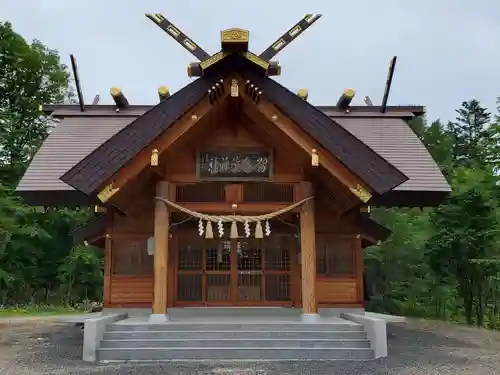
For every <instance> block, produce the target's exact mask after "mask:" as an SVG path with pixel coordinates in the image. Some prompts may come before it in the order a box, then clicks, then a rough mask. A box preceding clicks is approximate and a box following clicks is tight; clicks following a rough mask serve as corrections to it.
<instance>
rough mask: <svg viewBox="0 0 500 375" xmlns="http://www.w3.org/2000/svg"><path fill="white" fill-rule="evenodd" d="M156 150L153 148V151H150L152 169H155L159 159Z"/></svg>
mask: <svg viewBox="0 0 500 375" xmlns="http://www.w3.org/2000/svg"><path fill="white" fill-rule="evenodd" d="M158 153H159V152H158V149H157V148H155V149H153V151H151V166H152V167H157V166H158V163H159V160H158V159H159V157H158Z"/></svg>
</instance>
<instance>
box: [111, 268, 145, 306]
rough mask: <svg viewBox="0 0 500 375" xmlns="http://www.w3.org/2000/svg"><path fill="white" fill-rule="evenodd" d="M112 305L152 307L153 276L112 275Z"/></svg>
mask: <svg viewBox="0 0 500 375" xmlns="http://www.w3.org/2000/svg"><path fill="white" fill-rule="evenodd" d="M110 284H111V292H110V305H113V306H117V305H121V306H133V305H143V306H146V307H151V305H152V303H153V275H152V274H151V275H133V276H129V275H111V280H110Z"/></svg>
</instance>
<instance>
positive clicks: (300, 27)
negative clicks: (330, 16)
mask: <svg viewBox="0 0 500 375" xmlns="http://www.w3.org/2000/svg"><path fill="white" fill-rule="evenodd" d="M320 17H321V14H306V15H305V16H304V18H302V19H301V20H300V21H299V22H297V23H296V24H295V25H294V26H293V27H292V28H291V29H289V30H288V31H287V32H286V33H284V34H283V35H282V36H280V37H279V38H278V39H277V40H276V41H275V42H274V43H273V44H271V45H270V46H269V47H268V48H267V49H266V50H265V51H264V52H262V53H261V54H260V55H259V57H260V58H261V59H263V60H265V61H269V60H271V59H272V58H273V57H274V56H276V55H277V54H278V52H281V51H282V50H283V48H285V47H286V46H287V45H289V44H290V43H291V42H293V41H294V40H295V39H296V38H297V37H298V36H299V35H300V34H302V33H303V32H304V31H306V30H307V29H308V28H309V26H311V25H312V24H313V23H314V22H316V21H317V20H318V19H319V18H320Z"/></svg>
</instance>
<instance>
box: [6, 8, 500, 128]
mask: <svg viewBox="0 0 500 375" xmlns="http://www.w3.org/2000/svg"><path fill="white" fill-rule="evenodd" d="M147 12H150V13H156V12H160V13H163V14H164V16H165V17H166V18H168V19H169V20H170V21H172V22H173V23H174V24H175V25H176V26H178V27H179V28H180V29H182V30H183V31H184V32H185V33H186V34H187V35H189V36H190V37H191V38H192V39H193V40H194V41H195V42H197V43H198V44H199V45H200V46H201V47H202V48H204V49H205V50H206V51H207V52H209V53H215V52H216V51H218V50H219V49H220V31H221V30H222V29H226V28H230V27H241V28H245V29H248V30H250V49H251V50H252V51H253V52H256V53H260V52H262V51H263V50H264V49H265V48H267V47H268V46H269V44H271V43H272V42H273V41H274V40H275V39H276V38H277V37H279V36H280V35H281V34H282V33H283V32H285V31H286V30H287V29H288V28H290V27H291V26H293V25H294V24H295V23H296V22H297V21H298V20H299V19H300V18H302V17H303V16H304V14H306V13H322V14H323V17H322V18H321V19H320V20H319V21H317V22H316V24H314V25H313V26H312V27H311V28H310V29H309V30H307V31H306V32H305V33H304V34H303V35H301V36H300V37H299V38H298V39H297V40H295V41H294V42H293V44H291V45H290V46H288V47H287V48H286V49H284V50H283V52H281V53H280V54H278V56H277V60H279V61H280V64H281V66H282V75H281V76H280V77H278V78H277V80H278V81H279V82H281V83H282V84H284V85H285V86H287V87H288V88H289V89H291V90H292V91H296V90H298V89H299V88H301V87H305V88H308V89H309V101H310V102H312V103H314V104H318V105H320V104H321V105H334V104H335V103H336V101H337V99H338V96H339V95H340V93H341V92H342V90H343V89H344V88H348V87H352V88H354V89H355V90H356V93H357V94H356V99H355V104H363V99H362V98H363V97H364V95H369V96H370V97H371V98H372V101H373V102H374V104H379V103H380V101H381V99H382V94H383V88H384V83H385V79H386V75H387V68H388V63H389V60H390V58H391V57H392V56H393V55H397V56H398V63H397V67H396V73H395V76H394V81H393V90H392V92H391V95H390V98H389V104H390V105H406V104H422V105H426V106H427V109H428V114H429V118H430V119H435V118H437V117H441V118H442V119H445V120H448V119H453V118H454V117H455V115H454V109H455V108H457V107H458V106H459V105H460V103H461V102H462V101H463V100H468V99H470V98H472V97H474V98H476V99H478V100H479V101H480V102H481V103H483V105H486V106H487V107H489V108H490V109H491V110H493V109H494V103H495V97H496V96H500V68H499V67H500V21H499V15H500V1H498V0H476V1H470V0H419V1H411V2H410V1H403V0H399V1H397V0H384V1H373V0H351V1H344V2H340V1H331V0H330V1H326V0H309V1H305V2H304V1H282V0H275V1H264V0H254V1H245V2H243V1H236V0H232V1H228V0H216V1H214V0H212V1H204V0H196V1H195V0H183V1H179V0H171V1H167V0H142V1H134V0H129V1H123V0H122V1H117V0H85V1H74V0H43V1H42V0H38V1H35V0H17V1H13V0H0V20H2V21H10V22H12V24H13V26H14V29H15V30H16V31H17V32H18V33H20V34H21V35H23V36H24V37H25V38H27V39H29V40H31V39H33V38H37V39H39V40H41V41H42V42H44V43H45V44H46V45H48V46H49V47H50V48H53V49H56V50H59V51H60V53H61V56H62V60H63V62H65V63H66V64H68V65H69V54H70V53H74V54H75V55H76V58H77V61H78V65H79V73H80V77H81V81H82V86H83V90H84V95H85V100H86V102H91V101H92V98H93V97H94V95H95V94H97V93H100V94H101V103H111V98H110V96H109V88H110V87H112V86H119V87H121V88H122V90H123V91H124V92H125V94H126V95H127V97H128V99H129V101H130V102H131V103H134V104H147V103H156V102H157V101H158V98H157V88H158V86H160V85H168V86H169V87H170V88H171V90H172V91H177V90H178V89H180V88H181V87H182V86H184V85H186V84H187V83H189V82H190V80H191V79H190V78H188V77H187V73H186V66H187V64H188V63H189V62H191V61H196V59H195V58H194V57H193V56H192V55H191V54H190V53H188V52H187V51H185V50H184V49H183V48H182V47H180V46H179V45H178V44H177V43H176V42H175V41H173V40H171V39H170V38H169V37H168V36H167V35H166V34H165V33H164V32H163V31H162V30H160V29H159V28H158V27H157V26H156V25H155V24H153V23H152V22H151V21H150V20H148V19H147V18H146V17H145V16H144V13H147Z"/></svg>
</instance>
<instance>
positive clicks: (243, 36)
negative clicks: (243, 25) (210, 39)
mask: <svg viewBox="0 0 500 375" xmlns="http://www.w3.org/2000/svg"><path fill="white" fill-rule="evenodd" d="M248 35H249V32H248V30H243V29H238V28H233V29H227V30H222V31H221V32H220V43H221V51H225V52H230V53H240V52H246V51H248Z"/></svg>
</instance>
